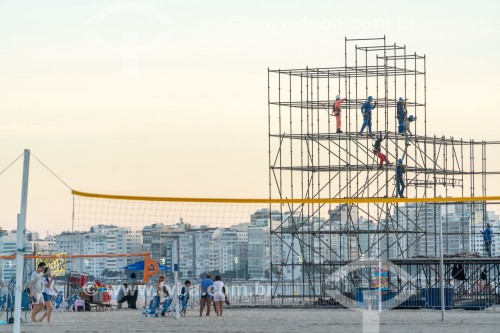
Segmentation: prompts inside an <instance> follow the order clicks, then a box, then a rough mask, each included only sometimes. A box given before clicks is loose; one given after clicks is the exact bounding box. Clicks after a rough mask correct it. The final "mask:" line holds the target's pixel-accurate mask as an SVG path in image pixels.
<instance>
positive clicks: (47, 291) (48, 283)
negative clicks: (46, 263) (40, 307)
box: [39, 267, 59, 323]
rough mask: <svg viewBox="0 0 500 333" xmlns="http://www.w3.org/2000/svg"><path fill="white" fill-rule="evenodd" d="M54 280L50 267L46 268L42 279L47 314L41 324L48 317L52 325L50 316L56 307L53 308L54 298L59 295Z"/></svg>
mask: <svg viewBox="0 0 500 333" xmlns="http://www.w3.org/2000/svg"><path fill="white" fill-rule="evenodd" d="M54 280H55V276H52V274H51V272H50V267H45V270H44V271H43V278H42V287H43V289H42V290H43V291H42V295H43V300H44V301H45V313H44V314H43V316H42V318H40V320H39V322H42V321H43V320H44V319H45V317H47V322H48V323H50V316H51V314H52V311H53V310H54V307H53V306H52V298H56V297H57V294H58V293H59V292H58V291H57V289H56V287H55V286H54Z"/></svg>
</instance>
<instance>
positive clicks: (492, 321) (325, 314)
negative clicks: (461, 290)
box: [0, 308, 500, 333]
mask: <svg viewBox="0 0 500 333" xmlns="http://www.w3.org/2000/svg"><path fill="white" fill-rule="evenodd" d="M4 315H5V314H4ZM362 318H363V317H362V314H361V313H360V312H357V311H353V310H333V309H314V310H310V309H308V310H303V309H257V308H253V309H227V310H226V312H225V313H224V316H223V317H220V318H218V317H215V316H210V317H203V318H199V317H198V316H197V313H196V312H195V311H193V310H192V311H191V312H190V313H188V315H187V317H185V318H181V319H180V320H175V319H171V318H144V317H142V316H141V312H140V310H127V309H123V310H119V311H109V310H108V311H105V312H76V313H72V312H69V313H57V314H55V315H54V316H53V322H52V323H50V324H48V323H41V324H33V323H29V324H23V325H22V328H21V331H22V332H25V333H31V332H33V333H34V332H37V333H49V332H51V333H53V332H56V333H63V332H116V333H118V332H227V333H240V332H249V333H258V332H259V333H260V332H266V333H267V332H269V333H271V332H273V333H285V332H307V333H320V332H343V333H347V332H363V320H362ZM2 319H3V318H2ZM498 327H500V308H497V309H496V310H495V309H493V308H490V309H488V310H485V311H465V310H453V311H449V312H447V313H446V322H445V323H442V322H441V313H440V312H439V311H432V310H416V311H415V310H393V311H387V312H383V313H382V315H381V317H380V332H394V333H396V332H397V333H400V332H405V333H409V332H412V333H413V332H445V333H446V332H450V333H451V332H453V333H459V332H464V333H465V332H467V333H469V332H474V333H480V332H481V333H482V332H498ZM12 328H13V327H12V325H2V326H0V332H12ZM365 332H366V331H365Z"/></svg>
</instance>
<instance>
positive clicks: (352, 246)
mask: <svg viewBox="0 0 500 333" xmlns="http://www.w3.org/2000/svg"><path fill="white" fill-rule="evenodd" d="M339 49H340V48H339ZM426 75H427V70H426V56H425V55H420V54H417V53H414V52H409V51H408V49H407V47H406V45H399V44H396V43H388V41H387V39H386V37H385V36H384V37H381V38H366V39H348V38H346V39H345V41H344V64H343V65H342V66H338V67H323V68H309V67H306V68H299V69H269V70H268V119H269V195H270V198H271V199H275V198H277V199H322V198H373V197H396V196H397V191H396V167H395V165H396V163H397V161H398V160H399V159H401V160H402V161H403V163H404V164H405V165H406V166H407V169H406V174H405V175H404V180H405V183H406V189H405V191H404V195H405V196H406V197H408V198H435V197H440V196H441V197H469V196H470V197H479V196H486V195H487V194H488V191H487V179H488V180H489V181H491V179H492V178H494V177H495V175H498V174H499V172H498V170H499V168H498V167H496V170H491V169H492V166H491V165H490V164H488V163H487V155H489V154H491V150H492V149H497V151H498V147H499V146H498V145H499V144H500V142H486V141H474V140H463V139H457V138H453V137H445V136H436V135H433V134H432V135H431V134H429V133H428V130H427V126H428V108H427V100H426V92H427V85H426ZM336 95H340V96H341V97H342V98H346V101H345V102H344V103H343V104H342V115H341V121H342V126H341V129H342V131H343V133H336V129H337V128H336V121H335V117H333V116H332V105H333V103H334V101H335V98H336ZM368 96H373V102H376V103H377V107H376V108H375V109H374V111H373V116H372V134H373V135H372V136H370V135H367V131H368V129H365V131H364V133H363V134H359V132H360V128H361V125H362V123H363V117H362V114H361V111H360V108H361V105H362V104H363V103H364V102H365V101H366V100H367V98H368ZM400 97H402V98H403V99H405V100H406V106H407V111H408V113H407V115H408V116H410V115H412V116H414V117H415V118H416V121H414V122H412V123H411V124H410V129H411V133H409V132H408V131H406V132H405V133H403V134H401V133H398V132H399V131H398V130H399V128H398V121H397V119H396V108H397V103H398V100H399V99H400ZM429 112H432V111H429ZM440 112H449V113H452V112H453V110H441V111H440ZM477 112H480V111H479V110H477ZM443 131H446V128H443ZM379 135H382V137H383V141H382V153H384V154H385V155H386V156H387V157H388V159H389V161H390V162H393V163H395V164H394V165H392V166H384V167H383V168H382V169H379V168H378V162H379V161H378V158H377V156H376V155H375V154H374V153H373V143H374V141H375V138H376V137H377V136H379ZM493 168H494V167H493ZM497 192H498V191H497ZM494 204H495V203H491V202H488V203H486V202H484V201H477V202H465V203H457V204H453V205H450V204H439V203H432V202H430V203H406V204H401V203H387V204H381V203H370V202H367V203H359V204H345V205H336V206H333V205H330V204H321V203H316V204H309V203H307V204H294V203H290V204H286V205H281V208H280V210H279V211H276V210H274V211H273V210H272V209H270V211H271V216H270V217H269V221H270V223H269V225H270V252H271V268H270V276H271V279H272V290H273V295H272V296H273V299H274V302H275V303H277V304H279V303H280V302H281V301H282V300H284V299H288V300H287V302H289V301H290V299H292V300H296V301H297V302H304V301H306V302H308V301H309V302H312V301H313V300H317V299H318V297H325V296H327V295H328V290H330V289H331V288H335V287H336V286H333V285H332V281H331V278H330V277H331V274H332V273H334V272H335V271H336V270H337V269H338V267H339V266H342V265H345V264H347V263H349V262H352V261H355V260H363V259H364V258H381V259H384V260H393V259H394V260H395V259H397V260H398V264H402V263H406V264H408V265H411V264H412V260H416V259H414V258H420V259H418V260H419V262H418V264H419V265H421V264H422V261H424V262H425V260H426V259H422V258H428V260H429V267H430V265H431V264H434V262H435V258H436V257H438V256H439V254H440V253H439V246H440V244H439V237H438V234H439V228H440V223H442V225H443V248H444V253H447V254H454V253H461V252H467V253H471V252H481V251H482V250H483V242H482V239H481V238H480V234H479V230H480V229H481V230H482V229H483V228H484V226H485V224H486V222H487V220H488V213H487V212H488V206H489V205H494ZM272 208H275V206H273V207H272ZM276 216H279V217H280V218H276ZM483 259H484V260H488V259H485V258H483ZM498 262H500V260H497V263H496V265H498ZM419 267H420V266H419ZM490 271H492V272H493V271H495V272H497V273H498V271H499V270H498V268H495V269H491V270H490ZM499 275H500V274H496V275H495V276H494V277H493V278H494V279H496V280H497V283H500V276H499Z"/></svg>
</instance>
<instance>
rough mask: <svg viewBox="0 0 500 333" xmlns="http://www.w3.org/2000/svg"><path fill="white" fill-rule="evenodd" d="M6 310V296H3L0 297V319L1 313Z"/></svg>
mask: <svg viewBox="0 0 500 333" xmlns="http://www.w3.org/2000/svg"><path fill="white" fill-rule="evenodd" d="M6 308H7V295H3V296H2V297H0V318H1V317H2V314H3V312H4V311H5V309H6Z"/></svg>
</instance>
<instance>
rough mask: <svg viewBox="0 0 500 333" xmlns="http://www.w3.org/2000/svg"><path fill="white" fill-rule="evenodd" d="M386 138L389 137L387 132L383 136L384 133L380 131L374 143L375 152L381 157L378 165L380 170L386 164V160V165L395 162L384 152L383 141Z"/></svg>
mask: <svg viewBox="0 0 500 333" xmlns="http://www.w3.org/2000/svg"><path fill="white" fill-rule="evenodd" d="M386 138H387V133H386V134H385V136H383V135H382V133H380V134H379V135H378V136H377V139H376V140H375V142H374V143H373V153H374V154H375V155H376V156H377V157H378V158H379V165H378V169H379V170H380V169H382V167H383V166H384V162H385V164H386V165H392V164H394V163H391V162H389V159H388V158H387V156H386V155H385V154H383V153H382V141H383V140H385V139H386Z"/></svg>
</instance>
